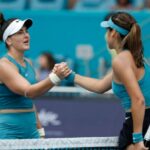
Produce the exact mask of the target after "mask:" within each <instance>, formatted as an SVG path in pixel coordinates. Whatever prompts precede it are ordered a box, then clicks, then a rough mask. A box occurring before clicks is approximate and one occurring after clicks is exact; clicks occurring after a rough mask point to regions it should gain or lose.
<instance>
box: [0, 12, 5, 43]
mask: <svg viewBox="0 0 150 150" xmlns="http://www.w3.org/2000/svg"><path fill="white" fill-rule="evenodd" d="M4 22H5V19H4V16H3V14H2V13H1V12H0V41H2V39H3V38H2V36H3V30H2V26H3V24H4Z"/></svg>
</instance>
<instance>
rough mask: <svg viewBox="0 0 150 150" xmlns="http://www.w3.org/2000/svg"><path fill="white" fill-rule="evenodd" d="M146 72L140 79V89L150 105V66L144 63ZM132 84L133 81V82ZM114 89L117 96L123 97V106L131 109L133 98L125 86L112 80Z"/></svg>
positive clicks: (146, 103)
mask: <svg viewBox="0 0 150 150" xmlns="http://www.w3.org/2000/svg"><path fill="white" fill-rule="evenodd" d="M144 68H145V73H144V75H143V77H142V78H141V79H140V80H139V81H138V84H139V86H140V89H141V91H142V93H143V96H144V98H145V105H146V106H147V107H148V106H150V66H149V65H148V64H144ZM131 84H132V83H131ZM112 90H113V92H114V94H115V95H116V96H118V97H119V98H120V99H121V103H122V106H123V108H124V109H125V110H129V109H131V99H130V96H129V95H128V93H127V90H126V89H125V86H124V85H122V84H119V83H116V82H114V81H112Z"/></svg>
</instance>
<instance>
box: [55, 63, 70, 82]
mask: <svg viewBox="0 0 150 150" xmlns="http://www.w3.org/2000/svg"><path fill="white" fill-rule="evenodd" d="M52 72H54V73H55V74H56V75H57V76H58V77H59V78H60V79H64V78H65V77H67V76H68V75H69V74H70V73H71V72H72V70H71V69H70V68H69V67H68V65H67V63H65V62H62V63H59V64H55V66H54V68H53V70H52Z"/></svg>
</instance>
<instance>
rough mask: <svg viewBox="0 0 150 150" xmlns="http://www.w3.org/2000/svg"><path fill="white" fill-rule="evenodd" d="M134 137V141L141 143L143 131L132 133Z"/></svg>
mask: <svg viewBox="0 0 150 150" xmlns="http://www.w3.org/2000/svg"><path fill="white" fill-rule="evenodd" d="M132 139H133V143H139V142H141V141H143V135H142V133H141V132H140V133H132Z"/></svg>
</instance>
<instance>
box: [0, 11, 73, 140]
mask: <svg viewBox="0 0 150 150" xmlns="http://www.w3.org/2000/svg"><path fill="white" fill-rule="evenodd" d="M31 25H32V20H31V19H26V20H20V19H17V18H12V19H8V20H5V19H4V16H3V14H2V13H0V40H1V41H3V42H4V43H5V44H6V47H7V49H8V52H7V54H6V55H5V56H4V57H3V58H2V59H1V60H0V139H27V138H28V139H29V138H39V137H40V135H43V134H44V131H43V130H39V132H38V130H37V127H36V124H37V120H36V112H35V109H34V105H33V102H32V98H34V97H37V96H39V95H42V94H44V93H45V92H47V91H48V90H49V89H51V88H52V87H53V86H54V85H55V84H58V83H59V82H60V81H61V79H63V78H64V77H66V76H68V74H69V73H70V70H69V68H68V67H67V65H66V64H65V63H62V64H61V67H60V69H59V70H58V71H57V73H56V74H55V73H53V72H52V73H50V74H49V76H48V77H47V78H45V79H44V80H42V81H40V82H38V83H37V82H36V78H35V72H34V69H33V68H32V65H31V64H30V63H29V61H28V59H26V58H25V57H24V53H25V51H27V50H28V49H29V48H30V35H29V33H28V28H29V27H31Z"/></svg>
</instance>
